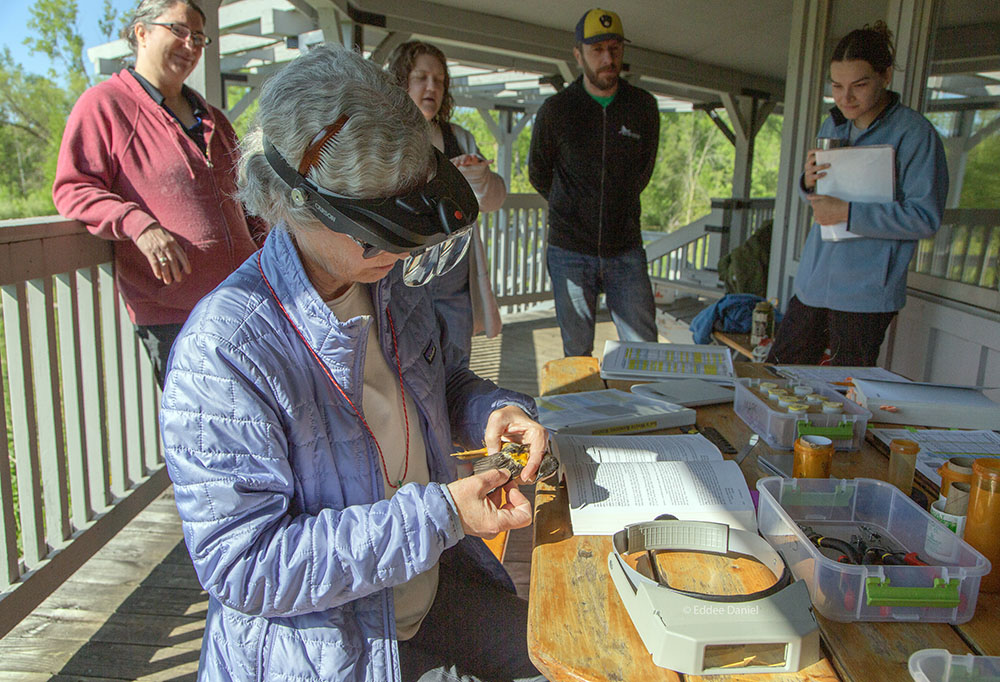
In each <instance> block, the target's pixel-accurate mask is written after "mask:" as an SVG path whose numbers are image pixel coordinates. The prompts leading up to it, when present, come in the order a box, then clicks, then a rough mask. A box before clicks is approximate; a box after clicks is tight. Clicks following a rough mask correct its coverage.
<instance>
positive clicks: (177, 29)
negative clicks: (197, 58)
mask: <svg viewBox="0 0 1000 682" xmlns="http://www.w3.org/2000/svg"><path fill="white" fill-rule="evenodd" d="M149 25H150V26H162V27H164V28H168V29H170V32H171V33H173V34H174V37H176V38H177V39H178V40H187V39H188V38H190V39H191V44H192V45H194V46H195V47H205V46H206V45H211V44H212V39H211V38H209V37H208V36H207V35H205V34H204V33H202V32H201V31H192V30H191V29H189V28H188V27H187V26H185V25H184V24H176V23H164V22H162V21H150V22H149Z"/></svg>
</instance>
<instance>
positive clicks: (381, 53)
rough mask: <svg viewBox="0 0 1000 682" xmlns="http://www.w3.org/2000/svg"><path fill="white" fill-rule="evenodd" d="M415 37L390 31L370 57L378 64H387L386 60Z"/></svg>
mask: <svg viewBox="0 0 1000 682" xmlns="http://www.w3.org/2000/svg"><path fill="white" fill-rule="evenodd" d="M411 37H413V35H412V34H411V33H404V32H402V31H390V32H389V33H388V34H387V35H386V36H385V38H383V39H382V41H381V42H380V43H379V44H378V45H376V46H375V49H374V50H372V53H371V57H369V58H370V59H371V60H372V61H373V62H375V63H376V64H379V65H382V64H385V62H386V60H388V59H389V55H390V54H392V51H393V50H395V49H396V48H397V47H399V46H400V45H402V44H403V43H405V42H406V41H407V40H409V39H410V38H411Z"/></svg>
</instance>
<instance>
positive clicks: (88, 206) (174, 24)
mask: <svg viewBox="0 0 1000 682" xmlns="http://www.w3.org/2000/svg"><path fill="white" fill-rule="evenodd" d="M204 27H205V15H204V13H203V12H202V11H201V9H200V8H199V7H198V6H197V5H196V4H195V3H194V2H192V1H191V0H143V1H142V2H141V3H139V6H138V7H137V8H136V10H135V13H134V15H133V17H132V21H131V22H130V23H129V25H128V27H127V28H126V29H125V31H124V34H125V37H126V38H127V39H128V41H129V43H130V44H131V46H132V49H133V51H134V52H135V66H134V67H129V68H128V69H123V70H122V71H120V72H119V73H117V74H115V75H113V76H112V77H111V78H109V79H108V80H106V81H104V82H103V83H100V84H99V85H96V86H94V87H93V88H90V89H89V90H87V91H86V92H85V93H83V95H82V96H81V97H80V99H79V100H78V101H77V103H76V105H75V106H74V107H73V111H72V113H71V114H70V116H69V120H68V121H67V122H66V132H65V133H64V135H63V139H62V147H61V149H60V150H59V165H58V169H57V170H56V179H55V184H54V186H53V189H52V196H53V199H54V200H55V205H56V208H57V209H58V210H59V212H60V213H61V214H62V215H64V216H66V217H67V218H73V219H76V220H79V221H80V222H82V223H83V224H85V225H86V226H87V229H88V230H90V231H91V232H92V233H93V234H95V235H97V236H99V237H103V238H104V239H111V240H114V253H115V277H116V282H117V284H118V288H119V290H120V291H121V293H122V297H123V298H124V300H125V306H126V308H127V309H128V312H129V317H130V318H131V319H132V322H133V323H134V324H135V326H136V329H137V332H138V334H139V336H140V338H142V340H143V343H144V344H145V346H146V348H147V349H148V350H149V354H150V358H151V359H152V361H153V366H154V368H155V370H156V374H157V379H158V380H159V381H160V385H161V386H162V384H163V376H162V374H163V369H164V367H165V366H166V362H167V356H168V355H169V353H170V347H171V346H172V345H173V341H174V339H175V338H176V336H177V334H178V332H179V331H180V329H181V326H182V325H183V324H184V321H185V320H186V319H187V316H188V313H190V312H191V309H192V308H194V305H195V303H197V302H198V300H199V299H200V298H201V297H202V296H204V295H205V294H207V293H208V292H209V291H211V290H212V289H213V288H215V286H216V285H217V284H218V283H219V282H221V281H222V280H223V279H225V278H226V276H227V275H229V273H231V272H232V271H233V270H235V269H236V268H237V266H239V265H240V264H241V263H242V262H243V261H244V260H246V258H247V257H248V256H250V254H252V253H253V252H254V251H255V250H256V248H257V246H256V244H255V243H254V240H253V239H252V238H251V236H250V231H249V229H248V227H247V221H246V217H245V215H244V212H243V207H242V206H241V205H240V203H239V202H238V201H237V200H236V199H234V194H235V191H236V175H235V161H236V158H237V144H236V134H235V133H234V132H233V128H232V126H231V125H230V124H229V121H227V120H226V117H225V116H224V115H223V113H222V112H221V111H219V110H218V109H216V108H215V107H212V106H210V105H209V104H208V103H206V102H205V100H204V99H203V98H202V97H201V96H200V95H199V94H198V93H196V92H194V91H193V90H191V89H190V88H188V87H187V86H185V85H184V79H185V78H187V77H188V75H190V73H191V72H192V71H193V70H194V68H195V66H196V65H197V64H198V60H199V59H200V58H201V53H202V49H203V48H204V46H205V45H207V44H208V43H209V42H210V39H209V37H208V36H206V35H205V34H204V32H203V29H204Z"/></svg>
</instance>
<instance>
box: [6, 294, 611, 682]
mask: <svg viewBox="0 0 1000 682" xmlns="http://www.w3.org/2000/svg"><path fill="white" fill-rule="evenodd" d="M606 338H616V336H615V331H614V326H613V324H612V323H611V322H610V321H609V320H608V318H607V316H606V314H605V316H604V317H602V318H600V322H599V324H598V329H597V343H596V345H595V347H596V348H598V349H600V348H602V347H603V345H604V339H606ZM561 356H562V342H561V340H560V337H559V329H558V326H557V325H556V322H555V319H554V317H553V315H552V313H551V310H549V311H541V312H535V313H524V314H521V315H519V316H517V318H516V321H510V322H508V323H507V324H506V325H505V327H504V332H503V334H502V335H500V336H499V337H497V338H495V339H485V338H481V337H480V338H476V339H474V342H473V352H472V362H471V364H472V368H473V369H474V370H475V371H477V372H478V373H479V374H480V375H482V376H485V377H488V378H491V379H493V380H495V381H497V382H498V383H499V384H500V385H501V386H504V387H507V388H512V389H516V390H520V391H523V392H525V393H527V394H529V395H537V393H538V384H537V377H538V370H539V368H540V367H541V366H542V365H543V364H544V363H545V362H547V361H548V360H551V359H553V358H557V357H561ZM504 563H505V565H506V566H507V568H508V571H509V572H510V574H511V576H512V578H513V579H514V581H515V583H516V584H517V588H518V593H519V594H521V595H522V596H523V597H525V598H527V596H528V579H529V576H530V570H531V529H530V528H527V529H522V530H520V531H515V532H514V533H512V534H511V535H510V538H509V539H508V543H507V551H506V554H505V561H504ZM207 606H208V597H207V595H206V593H205V592H204V591H203V590H202V589H201V587H200V585H199V584H198V582H197V580H196V578H195V573H194V569H193V567H192V566H191V562H190V560H189V558H188V554H187V549H186V548H185V546H184V542H183V539H182V535H181V525H180V521H179V519H178V518H177V511H176V509H175V507H174V502H173V495H172V489H168V490H167V491H166V492H165V493H164V494H163V495H162V496H160V497H159V498H158V499H157V500H156V501H154V502H153V503H152V504H151V505H150V506H149V507H147V509H146V510H144V511H143V512H142V513H141V514H140V515H139V516H138V517H136V519H135V520H133V521H132V523H130V524H129V525H128V526H127V527H126V528H125V529H124V530H123V531H122V532H121V533H119V534H118V536H117V537H116V538H115V539H114V540H112V541H111V542H110V543H109V544H108V545H107V546H105V547H104V548H103V549H101V550H100V551H99V552H98V553H97V554H95V556H94V557H93V558H92V559H91V560H90V561H89V562H87V564H86V565H85V566H84V567H83V568H81V569H80V570H79V571H77V573H76V574H75V575H74V577H73V578H72V579H71V580H70V581H68V582H67V583H66V584H64V585H63V586H62V587H60V588H59V590H57V591H56V592H55V593H54V594H53V595H52V596H51V597H50V598H49V599H47V600H46V601H45V602H44V603H43V604H42V605H41V606H40V607H39V608H38V609H36V610H35V611H34V613H32V615H31V616H29V617H28V618H26V619H25V620H24V621H22V622H21V623H20V624H19V625H18V627H17V628H15V629H14V630H12V631H11V632H10V633H9V634H8V635H7V636H6V637H4V638H3V639H0V680H3V681H4V682H6V681H11V682H27V681H30V682H36V681H40V680H58V681H69V680H77V681H92V680H150V681H152V680H173V681H183V680H194V679H195V674H196V671H197V668H198V655H199V651H200V649H201V638H202V633H203V629H204V619H205V613H206V609H207Z"/></svg>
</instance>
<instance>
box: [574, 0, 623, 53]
mask: <svg viewBox="0 0 1000 682" xmlns="http://www.w3.org/2000/svg"><path fill="white" fill-rule="evenodd" d="M613 38H617V39H618V40H624V41H625V42H629V41H628V40H627V39H626V38H625V31H623V30H622V20H621V19H620V18H619V17H618V15H617V14H615V13H614V12H611V11H608V10H606V9H600V8H598V9H592V10H590V11H589V12H587V13H586V14H584V15H583V16H582V17H580V21H578V22H577V24H576V42H578V43H583V44H584V45H590V44H592V43H599V42H601V41H602V40H611V39H613Z"/></svg>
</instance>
